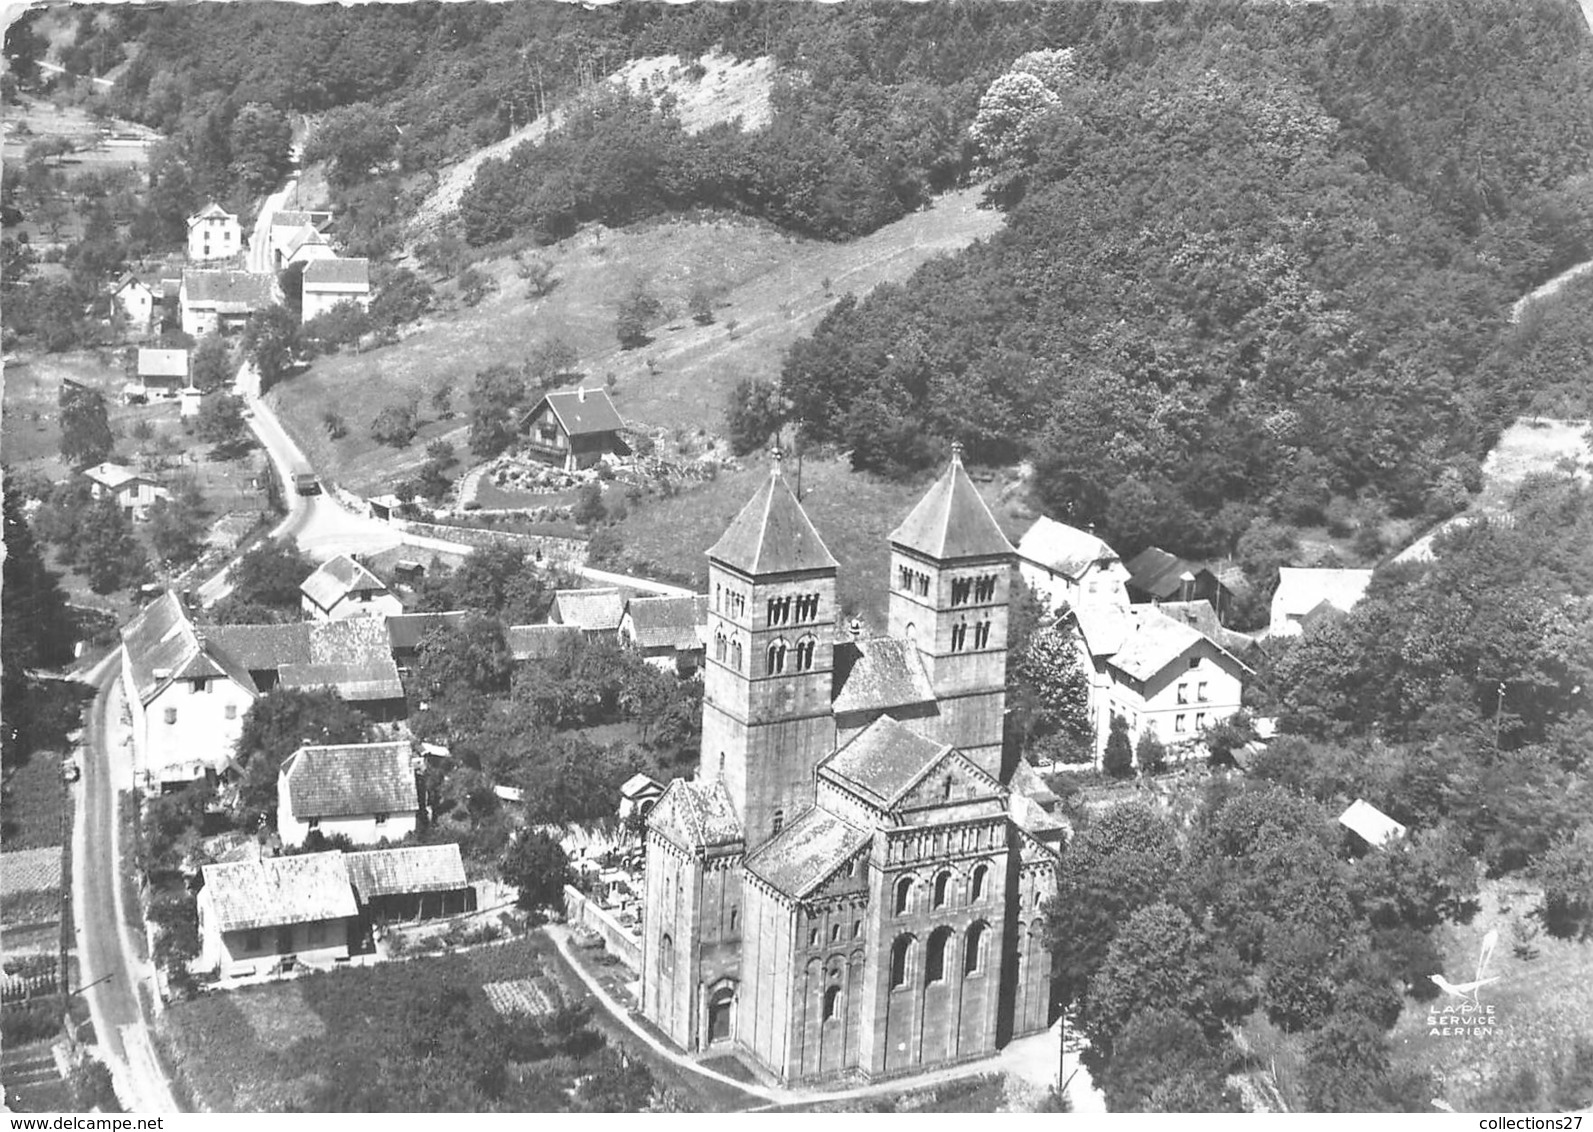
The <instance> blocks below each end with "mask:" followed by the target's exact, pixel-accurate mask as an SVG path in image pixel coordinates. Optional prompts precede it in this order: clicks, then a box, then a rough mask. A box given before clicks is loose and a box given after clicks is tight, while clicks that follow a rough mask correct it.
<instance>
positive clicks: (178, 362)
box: [138, 348, 188, 377]
mask: <svg viewBox="0 0 1593 1132" xmlns="http://www.w3.org/2000/svg"><path fill="white" fill-rule="evenodd" d="M138 376H139V377H187V376H188V351H187V350H152V349H147V348H140V349H139V351H138Z"/></svg>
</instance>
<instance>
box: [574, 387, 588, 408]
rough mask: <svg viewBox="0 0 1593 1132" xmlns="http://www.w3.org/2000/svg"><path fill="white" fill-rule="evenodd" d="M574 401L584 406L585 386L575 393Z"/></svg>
mask: <svg viewBox="0 0 1593 1132" xmlns="http://www.w3.org/2000/svg"><path fill="white" fill-rule="evenodd" d="M575 399H576V400H577V401H579V402H580V403H581V404H583V405H584V404H586V386H584V385H583V386H581V387H580V388H579V389H577V390H576V391H575Z"/></svg>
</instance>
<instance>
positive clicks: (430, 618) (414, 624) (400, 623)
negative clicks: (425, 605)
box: [387, 610, 470, 652]
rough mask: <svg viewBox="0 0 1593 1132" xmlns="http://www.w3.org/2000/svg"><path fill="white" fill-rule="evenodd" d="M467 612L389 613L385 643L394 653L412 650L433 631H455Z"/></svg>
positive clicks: (462, 622) (466, 615)
mask: <svg viewBox="0 0 1593 1132" xmlns="http://www.w3.org/2000/svg"><path fill="white" fill-rule="evenodd" d="M469 616H470V614H469V612H468V611H464V610H457V611H450V612H447V613H390V614H388V615H387V643H388V645H389V647H391V648H392V649H393V650H394V651H395V652H396V651H397V650H398V649H413V648H417V647H419V645H420V642H421V638H422V637H424V636H425V635H426V634H427V633H430V632H432V631H433V630H434V629H457V628H459V626H461V625H462V624H464V621H465V618H467V617H469Z"/></svg>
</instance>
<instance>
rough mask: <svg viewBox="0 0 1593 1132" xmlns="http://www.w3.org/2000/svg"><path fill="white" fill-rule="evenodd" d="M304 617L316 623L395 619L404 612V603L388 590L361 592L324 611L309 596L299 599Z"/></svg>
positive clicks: (350, 595)
mask: <svg viewBox="0 0 1593 1132" xmlns="http://www.w3.org/2000/svg"><path fill="white" fill-rule="evenodd" d="M299 604H300V606H301V608H303V610H304V615H305V616H306V617H308V618H310V619H311V620H314V621H342V620H344V619H345V618H349V617H394V616H397V615H398V614H400V613H402V612H404V603H403V602H402V601H400V600H399V599H398V597H397V595H395V594H392V593H389V592H388V591H386V590H361V591H359V592H356V593H352V594H349V595H348V596H347V597H344V598H342V599H340V600H339V601H337V602H336V603H335V604H334V605H333V606H332V608H331V609H322V608H321V607H320V606H319V605H317V604H316V603H315V602H314V601H312V600H311V599H310V597H309V595H308V594H305V595H303V596H301V597H300V598H299Z"/></svg>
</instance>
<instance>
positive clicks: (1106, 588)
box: [1018, 558, 1128, 609]
mask: <svg viewBox="0 0 1593 1132" xmlns="http://www.w3.org/2000/svg"><path fill="white" fill-rule="evenodd" d="M1018 574H1019V576H1021V577H1022V578H1023V582H1024V584H1025V585H1026V586H1028V587H1029V588H1030V589H1031V590H1033V591H1034V592H1035V594H1036V595H1038V596H1039V597H1040V599H1041V600H1042V601H1044V602H1045V603H1046V605H1047V606H1048V607H1049V608H1051V609H1056V608H1057V607H1058V606H1060V605H1061V604H1062V603H1063V602H1066V603H1067V605H1068V607H1069V608H1071V609H1082V608H1084V607H1085V606H1087V605H1088V606H1101V605H1127V604H1128V589H1127V588H1126V587H1127V584H1128V568H1127V567H1125V566H1124V565H1123V564H1122V563H1121V562H1113V563H1111V564H1109V565H1107V566H1105V567H1102V566H1100V565H1099V564H1098V563H1094V562H1092V563H1090V564H1089V565H1088V566H1086V567H1085V568H1084V570H1083V572H1082V573H1080V574H1079V576H1078V577H1077V578H1070V577H1068V576H1067V575H1066V574H1063V573H1060V572H1058V571H1056V570H1052V569H1051V568H1050V567H1048V566H1043V565H1041V564H1040V563H1038V562H1033V561H1031V560H1029V559H1027V558H1020V559H1018Z"/></svg>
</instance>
